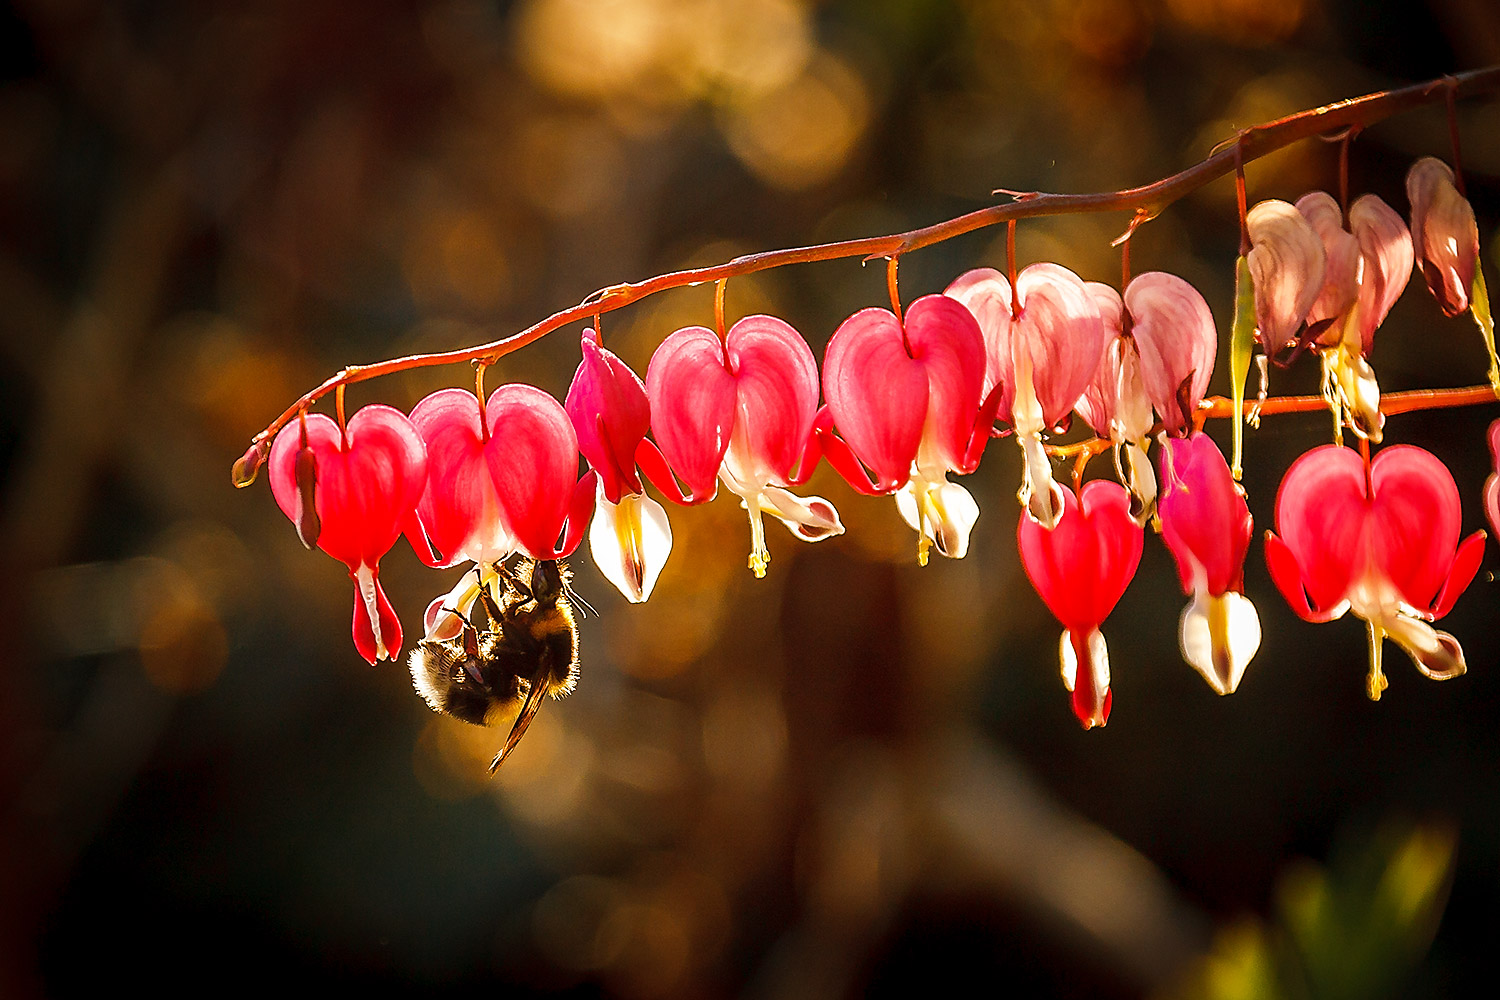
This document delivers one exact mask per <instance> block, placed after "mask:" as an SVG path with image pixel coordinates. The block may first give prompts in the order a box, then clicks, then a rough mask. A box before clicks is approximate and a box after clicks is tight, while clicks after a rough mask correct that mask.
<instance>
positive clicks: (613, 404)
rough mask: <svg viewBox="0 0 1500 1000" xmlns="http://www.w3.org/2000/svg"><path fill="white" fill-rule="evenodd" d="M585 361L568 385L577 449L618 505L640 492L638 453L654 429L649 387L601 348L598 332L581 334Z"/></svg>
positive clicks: (606, 492) (626, 366)
mask: <svg viewBox="0 0 1500 1000" xmlns="http://www.w3.org/2000/svg"><path fill="white" fill-rule="evenodd" d="M581 347H582V350H583V360H582V361H581V362H579V365H578V370H577V371H576V372H575V373H574V375H573V382H572V384H571V385H570V386H568V398H567V401H566V405H565V408H566V409H567V411H568V417H569V419H571V420H572V421H573V430H574V432H575V433H576V434H577V435H578V450H579V451H580V452H582V453H583V457H584V458H586V459H588V463H589V465H590V467H592V468H593V469H594V471H596V472H598V473H599V481H600V482H601V483H602V484H603V487H604V495H605V496H606V497H608V498H609V499H610V501H611V502H613V503H619V501H620V497H621V496H623V495H624V494H626V493H639V492H640V491H641V479H640V475H639V474H638V473H637V472H636V468H635V452H636V449H637V448H639V447H640V444H641V438H643V437H645V436H646V432H647V431H648V430H650V429H651V404H650V403H649V402H648V401H647V398H646V387H645V385H644V384H643V383H642V382H641V380H640V378H639V377H638V376H637V375H636V373H635V372H633V371H631V370H630V366H629V365H627V364H625V362H623V361H621V360H620V359H619V358H618V357H616V356H615V355H614V354H613V353H612V352H610V351H607V350H605V349H604V348H603V347H602V346H600V344H599V335H598V333H596V332H595V331H594V330H592V329H589V330H585V331H583V338H582V344H581Z"/></svg>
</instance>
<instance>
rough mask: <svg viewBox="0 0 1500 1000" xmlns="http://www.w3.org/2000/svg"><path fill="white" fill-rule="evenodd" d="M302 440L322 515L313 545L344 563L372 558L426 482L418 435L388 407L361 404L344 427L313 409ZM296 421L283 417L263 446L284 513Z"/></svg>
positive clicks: (288, 508) (289, 509)
mask: <svg viewBox="0 0 1500 1000" xmlns="http://www.w3.org/2000/svg"><path fill="white" fill-rule="evenodd" d="M306 427H307V446H308V447H309V448H310V449H311V450H312V452H313V455H314V456H315V457H316V461H317V488H316V490H315V491H314V492H315V500H314V503H315V509H316V511H317V514H318V519H319V521H320V522H321V523H322V530H321V532H320V533H319V536H318V548H320V549H322V550H323V551H324V552H326V553H328V554H329V555H330V556H333V557H334V558H335V559H337V560H339V561H340V562H342V563H344V564H345V565H347V566H348V567H349V569H350V572H353V571H354V570H355V569H357V568H358V567H359V566H361V565H364V566H372V567H373V566H374V565H376V564H377V563H378V562H379V561H380V557H381V556H383V555H385V554H386V553H387V552H389V551H390V548H391V546H392V545H394V544H395V542H396V538H397V537H398V536H399V535H400V534H401V525H402V522H403V520H404V518H405V515H406V512H407V511H409V510H411V509H412V508H414V507H415V506H416V505H417V501H418V500H419V499H420V498H421V495H422V491H423V488H424V487H425V485H426V483H427V453H426V449H425V448H424V446H423V444H422V438H421V436H420V435H418V433H417V431H416V428H414V427H413V426H412V424H411V421H409V420H408V419H407V418H406V414H404V413H402V412H401V411H400V410H397V409H395V408H394V407H390V406H385V405H382V404H378V403H377V404H373V405H370V406H366V407H363V408H362V409H360V410H359V411H358V412H357V413H355V414H354V417H353V418H352V419H351V420H350V421H349V424H348V429H347V433H346V434H342V435H341V434H340V433H339V428H338V425H337V424H336V423H334V422H333V420H331V419H330V418H329V417H326V416H324V415H323V414H321V413H313V414H309V415H308V416H307V418H306ZM300 448H301V430H300V428H299V426H298V424H296V423H293V424H288V425H287V426H286V427H283V428H282V429H281V432H280V433H279V434H277V435H276V441H275V442H274V443H273V444H272V446H271V456H270V459H269V464H270V479H271V493H272V495H273V496H274V497H275V498H276V503H277V505H278V506H279V507H280V508H281V509H282V511H283V512H284V513H285V514H286V515H287V516H288V517H291V518H295V516H296V513H295V512H296V511H297V508H298V501H299V497H298V491H297V481H296V469H295V465H296V456H297V452H298V451H299V450H300Z"/></svg>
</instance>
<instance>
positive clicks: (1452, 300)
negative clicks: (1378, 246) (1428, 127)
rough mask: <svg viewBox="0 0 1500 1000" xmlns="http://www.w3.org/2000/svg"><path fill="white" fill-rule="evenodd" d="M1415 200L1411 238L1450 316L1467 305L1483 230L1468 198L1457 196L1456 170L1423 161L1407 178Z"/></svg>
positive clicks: (1431, 286)
mask: <svg viewBox="0 0 1500 1000" xmlns="http://www.w3.org/2000/svg"><path fill="white" fill-rule="evenodd" d="M1406 195H1407V197H1408V198H1409V199H1410V200H1411V237H1412V242H1413V243H1414V244H1415V248H1416V254H1417V259H1418V260H1419V261H1420V263H1421V266H1422V277H1423V278H1425V279H1426V281H1427V287H1428V288H1429V289H1431V290H1432V294H1433V295H1434V296H1435V297H1436V298H1437V300H1438V303H1439V304H1440V305H1441V306H1442V307H1443V312H1445V313H1447V314H1448V315H1449V316H1457V315H1458V314H1459V313H1461V312H1463V311H1464V310H1465V309H1467V308H1468V307H1469V288H1470V286H1471V285H1473V283H1474V270H1475V267H1476V266H1477V263H1478V260H1479V227H1478V225H1477V224H1476V223H1475V221H1474V209H1473V207H1472V206H1471V205H1470V204H1469V200H1468V199H1467V198H1465V197H1464V196H1463V195H1461V194H1459V193H1458V188H1457V187H1456V186H1455V185H1454V183H1453V170H1452V169H1451V168H1450V167H1449V166H1448V164H1446V163H1444V162H1443V161H1442V160H1439V159H1436V158H1434V157H1431V156H1427V157H1423V158H1422V159H1420V160H1418V161H1417V162H1416V163H1414V164H1412V167H1411V170H1409V171H1407V174H1406Z"/></svg>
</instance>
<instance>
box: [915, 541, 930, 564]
mask: <svg viewBox="0 0 1500 1000" xmlns="http://www.w3.org/2000/svg"><path fill="white" fill-rule="evenodd" d="M927 548H928V542H927V536H926V535H923V536H922V537H921V538H919V539H918V540H917V565H918V566H926V565H927V558H928V554H927Z"/></svg>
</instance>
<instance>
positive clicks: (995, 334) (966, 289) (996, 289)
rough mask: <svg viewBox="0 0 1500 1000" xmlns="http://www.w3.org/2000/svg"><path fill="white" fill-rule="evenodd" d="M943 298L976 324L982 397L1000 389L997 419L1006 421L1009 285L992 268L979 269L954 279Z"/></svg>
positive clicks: (1011, 382) (1010, 392) (1011, 391)
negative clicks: (981, 347) (960, 306)
mask: <svg viewBox="0 0 1500 1000" xmlns="http://www.w3.org/2000/svg"><path fill="white" fill-rule="evenodd" d="M943 294H944V295H946V296H948V297H949V298H952V299H956V300H957V301H959V302H961V303H963V305H964V307H965V308H967V309H968V310H969V312H970V313H972V314H973V316H974V319H975V320H976V321H977V322H978V323H979V330H980V333H981V334H982V335H983V337H984V356H985V366H984V395H986V396H988V395H989V392H990V390H991V389H993V388H994V387H995V386H997V385H999V386H1001V394H1000V419H1001V420H1007V421H1008V420H1009V419H1010V401H1011V399H1012V398H1013V397H1014V396H1015V379H1014V377H1013V371H1012V369H1013V367H1014V366H1013V364H1012V359H1011V351H1010V329H1011V315H1010V298H1011V296H1010V282H1009V281H1007V280H1006V279H1005V275H1003V274H1001V273H1000V272H999V271H996V270H995V269H994V268H990V267H981V268H976V269H974V270H972V271H966V272H965V273H963V274H961V275H959V276H958V277H957V278H955V279H953V283H952V284H950V285H949V286H948V287H947V288H946V289H944V290H943Z"/></svg>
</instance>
